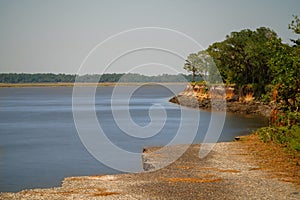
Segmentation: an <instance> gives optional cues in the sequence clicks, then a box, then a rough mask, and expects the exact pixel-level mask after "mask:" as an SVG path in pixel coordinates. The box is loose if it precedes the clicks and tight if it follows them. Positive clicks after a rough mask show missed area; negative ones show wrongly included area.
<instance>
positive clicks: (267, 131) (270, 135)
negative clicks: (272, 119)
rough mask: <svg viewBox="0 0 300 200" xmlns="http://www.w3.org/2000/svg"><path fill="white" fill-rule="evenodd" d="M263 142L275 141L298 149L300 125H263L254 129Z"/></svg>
mask: <svg viewBox="0 0 300 200" xmlns="http://www.w3.org/2000/svg"><path fill="white" fill-rule="evenodd" d="M256 133H257V134H258V137H259V138H260V139H261V140H262V141H263V142H275V143H277V144H281V145H282V146H286V147H287V148H289V149H292V150H295V151H300V126H296V125H293V126H291V127H285V126H282V127H278V126H276V127H275V126H273V127H264V128H260V129H258V130H256Z"/></svg>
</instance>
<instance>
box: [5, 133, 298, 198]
mask: <svg viewBox="0 0 300 200" xmlns="http://www.w3.org/2000/svg"><path fill="white" fill-rule="evenodd" d="M201 145H203V144H195V145H191V146H190V147H189V148H188V150H187V151H186V152H185V153H184V155H183V156H181V157H180V158H179V159H178V160H176V161H175V162H174V163H172V164H170V165H169V166H167V167H165V168H162V169H159V170H157V171H151V170H154V169H155V166H157V164H159V163H158V162H163V160H164V159H163V158H164V157H165V156H169V154H174V153H176V151H177V150H178V149H180V147H182V146H183V145H177V146H170V148H169V150H168V151H166V152H164V153H163V154H161V153H156V151H157V150H159V149H160V147H147V148H144V149H143V152H142V155H143V156H144V158H143V160H144V161H145V157H146V158H148V159H146V160H148V164H149V162H150V165H151V166H152V167H150V168H148V170H150V172H140V173H128V174H116V175H95V176H78V177H67V178H65V179H64V180H63V181H62V185H61V186H60V187H55V188H45V189H38V188H37V189H26V190H22V191H20V192H17V193H0V199H170V198H171V199H184V198H188V199H190V198H196V197H199V198H200V197H201V198H200V199H203V198H205V199H216V198H217V199H236V198H238V199H240V198H242V199H248V198H254V197H255V198H267V199H270V198H272V197H277V198H279V197H280V198H284V197H292V198H290V199H297V198H299V197H300V182H299V177H300V175H299V171H300V170H299V166H295V165H294V166H291V165H289V168H287V165H284V166H283V167H281V168H279V167H278V165H282V163H280V162H277V160H276V163H274V162H273V161H272V158H273V159H274V157H276V156H278V154H280V152H279V153H278V152H277V151H281V150H280V149H279V150H278V147H276V146H274V149H272V151H268V152H261V151H260V149H263V148H264V147H261V142H260V141H259V140H258V138H257V137H254V136H253V135H251V136H246V137H241V138H240V140H239V141H234V142H221V143H217V144H216V145H215V148H214V149H213V150H212V151H211V152H210V153H209V154H208V156H207V157H205V158H203V159H200V158H199V148H200V147H201ZM281 153H282V152H281ZM266 155H269V156H270V157H271V158H270V159H267V160H266V159H265V158H266ZM151 163H152V164H153V163H155V165H154V166H153V165H152V164H151ZM274 164H276V165H274ZM284 164H286V163H284ZM144 167H147V166H145V165H144ZM148 167H149V166H148ZM153 167H154V168H153ZM286 169H288V170H289V171H288V172H287V171H286ZM293 171H294V172H295V173H298V174H296V175H297V176H296V175H295V174H294V175H293V174H292V173H293ZM287 173H288V175H287ZM276 188H277V189H276ZM278 188H281V189H280V190H278ZM276 195H278V196H276Z"/></svg>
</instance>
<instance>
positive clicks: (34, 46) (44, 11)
mask: <svg viewBox="0 0 300 200" xmlns="http://www.w3.org/2000/svg"><path fill="white" fill-rule="evenodd" d="M293 14H294V15H300V0H226V1H224V0H207V1H206V0H181V1H179V0H118V1H113V0H107V1H104V0H98V1H96V0H88V1H86V0H0V30H1V31H0V44H1V45H0V73H3V72H5V73H6V72H17V73H19V72H26V73H36V72H43V73H44V72H53V73H76V72H78V69H79V66H80V64H81V63H82V62H83V60H84V58H85V57H86V56H87V54H88V53H89V52H90V51H91V49H93V48H94V47H95V46H96V45H97V44H99V43H100V42H102V41H103V40H105V39H106V38H108V37H110V36H112V35H114V34H117V33H119V32H121V31H124V30H128V29H132V28H138V27H162V28H168V29H174V30H177V31H180V32H182V33H185V34H187V35H189V36H191V37H192V38H194V39H195V40H196V41H197V42H199V43H200V44H201V45H202V46H203V47H204V48H206V47H208V45H210V44H212V43H213V42H216V41H222V40H223V39H224V38H225V36H226V35H227V34H229V33H230V32H232V31H238V30H241V29H244V28H250V29H256V28H258V27H261V26H266V27H269V28H271V29H273V30H274V31H276V32H277V34H278V35H279V36H280V37H281V38H282V39H283V41H285V42H288V41H289V38H296V35H294V34H293V33H292V32H291V31H290V30H288V24H289V23H290V21H291V20H292V15H293ZM151 34H152V35H150V36H149V37H150V38H151V40H153V41H155V40H156V39H157V37H158V38H159V37H160V36H157V34H154V33H151ZM162 35H164V34H162ZM167 35H168V34H167ZM167 35H164V36H163V37H165V38H166V39H167V40H168V39H169V40H170V38H172V37H170V38H169V37H168V36H167ZM136 37H139V36H138V35H137V36H136ZM147 37H148V36H147ZM149 37H148V39H149ZM159 40H162V39H161V38H159V39H158V41H159ZM170 41H171V40H170ZM132 42H133V41H132V37H131V39H130V40H128V43H132ZM182 42H183V41H180V40H178V42H177V40H176V39H175V41H174V42H173V43H174V44H176V45H179V46H180V45H183V43H182ZM171 43H172V42H170V44H171ZM118 44H119V46H118ZM121 45H122V48H123V47H124V44H123V43H118V42H117V43H116V42H115V43H113V44H110V45H108V46H107V47H106V48H107V49H110V48H112V49H118V48H119V47H121ZM125 47H126V48H123V49H124V50H126V49H127V50H131V49H130V47H129V46H128V47H127V46H126V45H125ZM199 50H200V49H199ZM119 53H120V52H119ZM107 54H110V53H109V51H108V53H107ZM156 54H157V51H156ZM159 54H160V55H153V54H149V55H148V54H147V53H145V54H143V55H144V57H147V56H145V55H148V56H150V57H151V56H154V57H157V56H158V57H160V59H156V58H154V59H153V60H151V59H148V60H147V59H146V60H147V61H146V60H145V61H144V59H145V58H144V57H143V55H140V54H139V53H138V52H137V53H136V54H131V55H129V56H128V57H127V58H126V56H123V58H122V59H119V61H118V62H115V63H114V64H113V66H111V67H110V69H109V70H106V71H107V72H128V71H130V67H129V66H130V65H131V67H133V66H134V65H135V66H136V65H142V64H143V63H144V64H145V66H144V69H145V70H144V71H145V73H146V74H147V73H149V74H151V73H152V74H160V73H165V72H166V71H167V70H162V65H161V66H159V65H157V66H156V67H153V68H152V66H151V64H148V65H147V63H151V62H156V63H159V62H160V61H161V60H162V59H165V60H167V59H169V58H168V57H170V55H169V56H168V55H164V54H163V53H159ZM95 56H96V57H97V58H99V57H109V55H106V53H105V51H102V53H98V54H97V55H95ZM129 57H131V60H139V62H136V63H133V64H132V63H131V60H130V59H129ZM170 59H172V58H170ZM173 60H174V62H170V63H167V64H168V65H172V66H169V67H171V68H172V67H174V66H175V65H176V66H177V67H180V68H181V67H182V64H183V62H184V61H180V60H178V59H177V60H176V59H173ZM97 62H98V61H95V62H93V63H92V64H91V67H90V68H89V70H86V71H85V72H87V73H98V72H102V71H103V70H104V68H105V66H102V65H103V63H101V62H100V61H99V63H97ZM164 64H166V63H164ZM125 66H127V67H125ZM147 69H148V71H147ZM101 70H102V71H101ZM106 71H105V72H106ZM141 72H143V70H141Z"/></svg>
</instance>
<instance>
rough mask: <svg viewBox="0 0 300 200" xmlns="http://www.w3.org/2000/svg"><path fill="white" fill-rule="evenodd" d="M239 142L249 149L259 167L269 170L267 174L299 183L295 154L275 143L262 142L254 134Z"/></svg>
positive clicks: (299, 167)
mask: <svg viewBox="0 0 300 200" xmlns="http://www.w3.org/2000/svg"><path fill="white" fill-rule="evenodd" d="M239 142H241V143H243V144H244V145H246V147H247V148H248V149H249V152H251V154H250V156H252V157H253V159H252V160H253V161H255V162H256V164H257V165H258V166H259V167H260V168H259V169H264V170H266V171H269V172H271V173H270V175H269V176H270V177H271V178H278V179H279V180H283V181H286V182H293V183H296V184H298V185H300V159H299V158H297V157H296V156H295V155H293V154H291V153H288V152H287V151H285V150H284V148H282V147H280V146H279V145H277V144H274V143H263V142H262V141H260V140H259V139H258V136H257V135H254V134H253V135H250V136H247V137H246V140H243V141H239ZM253 170H256V169H253Z"/></svg>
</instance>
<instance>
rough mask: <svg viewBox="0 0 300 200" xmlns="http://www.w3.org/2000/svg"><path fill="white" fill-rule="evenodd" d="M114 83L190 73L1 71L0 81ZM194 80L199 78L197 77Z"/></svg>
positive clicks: (178, 79)
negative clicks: (79, 73) (153, 74)
mask: <svg viewBox="0 0 300 200" xmlns="http://www.w3.org/2000/svg"><path fill="white" fill-rule="evenodd" d="M75 80H76V82H81V83H98V82H99V83H106V82H110V83H116V82H186V81H192V75H185V74H177V75H170V74H162V75H157V76H145V75H142V74H131V73H130V74H124V73H113V74H102V75H100V74H86V75H81V76H76V75H75V74H53V73H44V74H42V73H37V74H26V73H21V74H17V73H2V74H0V83H15V84H17V83H74V82H75ZM196 80H201V77H197V79H196Z"/></svg>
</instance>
